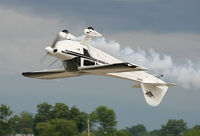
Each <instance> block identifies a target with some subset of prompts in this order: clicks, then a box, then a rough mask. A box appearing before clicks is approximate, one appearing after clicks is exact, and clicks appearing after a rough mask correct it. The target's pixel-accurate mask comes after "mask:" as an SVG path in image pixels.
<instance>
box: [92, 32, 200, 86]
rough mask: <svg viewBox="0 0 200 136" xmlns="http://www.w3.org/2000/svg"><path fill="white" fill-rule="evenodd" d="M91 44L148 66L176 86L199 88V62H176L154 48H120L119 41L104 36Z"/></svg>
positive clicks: (124, 58)
mask: <svg viewBox="0 0 200 136" xmlns="http://www.w3.org/2000/svg"><path fill="white" fill-rule="evenodd" d="M172 35H173V34H172ZM91 44H92V45H93V46H95V47H97V48H100V49H102V50H104V51H106V52H108V53H110V54H112V55H114V56H116V57H118V58H120V59H123V60H125V61H128V62H131V63H135V64H140V65H142V66H145V67H148V68H150V71H151V72H152V73H154V74H161V73H162V74H164V75H165V76H166V78H167V79H168V80H170V82H172V81H174V82H175V83H177V84H178V86H182V87H184V88H187V89H188V88H191V87H192V88H194V89H199V88H200V85H199V84H198V83H199V82H200V78H199V77H200V63H198V64H195V63H193V62H192V61H190V60H189V59H188V61H186V62H184V63H181V64H178V63H175V62H174V61H173V59H172V57H171V56H169V55H166V54H163V53H158V52H156V51H155V50H154V49H148V50H147V51H145V50H143V49H141V48H137V49H133V48H131V47H122V48H121V47H120V44H119V43H117V42H114V41H109V42H106V41H105V39H104V38H100V39H97V40H94V41H92V42H91ZM113 51H114V52H113Z"/></svg>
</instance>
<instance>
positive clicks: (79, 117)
mask: <svg viewBox="0 0 200 136" xmlns="http://www.w3.org/2000/svg"><path fill="white" fill-rule="evenodd" d="M70 112H71V118H70V119H71V120H74V121H75V122H76V125H77V127H78V131H79V132H83V131H84V130H85V129H86V128H87V120H88V115H87V113H85V112H80V110H79V109H78V108H77V107H75V106H73V107H72V108H71V110H70Z"/></svg>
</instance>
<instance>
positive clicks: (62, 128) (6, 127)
mask: <svg viewBox="0 0 200 136" xmlns="http://www.w3.org/2000/svg"><path fill="white" fill-rule="evenodd" d="M88 119H90V126H91V127H92V128H93V129H92V130H91V132H90V136H200V125H196V126H194V127H193V128H190V129H188V128H187V124H186V123H185V122H184V121H183V120H174V119H169V120H168V122H167V123H166V124H165V125H162V126H161V129H157V130H153V131H150V132H148V131H147V130H146V128H145V126H144V125H142V124H138V125H135V126H132V127H130V128H129V127H127V128H126V129H125V130H117V129H116V125H117V121H116V115H115V112H114V111H113V110H112V109H108V108H107V107H106V106H99V107H97V108H96V109H95V110H94V111H93V112H92V113H91V114H89V115H88V114H87V113H86V112H81V111H80V110H79V108H77V107H75V106H73V107H72V108H71V109H70V108H69V107H68V106H67V105H66V104H64V103H56V104H55V105H54V106H52V105H50V104H48V103H41V104H39V105H38V106H37V113H36V115H35V116H33V115H32V114H31V113H29V112H25V111H24V112H21V113H20V115H19V116H18V115H14V116H13V111H11V110H10V107H8V106H6V105H3V104H2V105H1V106H0V136H6V135H9V134H15V133H23V134H30V133H34V134H35V135H36V136H61V135H62V136H88V133H87V120H88Z"/></svg>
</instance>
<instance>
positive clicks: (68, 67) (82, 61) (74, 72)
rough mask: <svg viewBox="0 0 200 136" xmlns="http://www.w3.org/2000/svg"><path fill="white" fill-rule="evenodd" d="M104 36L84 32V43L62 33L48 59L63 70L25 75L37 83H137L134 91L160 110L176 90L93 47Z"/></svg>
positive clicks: (141, 69)
mask: <svg viewBox="0 0 200 136" xmlns="http://www.w3.org/2000/svg"><path fill="white" fill-rule="evenodd" d="M101 36H102V35H101V34H100V33H99V32H97V31H95V30H94V28H92V27H88V28H86V29H85V30H84V36H83V38H82V39H81V40H77V37H75V36H74V35H72V34H71V33H70V32H69V31H68V30H63V31H61V32H59V33H58V34H57V36H56V38H55V40H54V41H53V43H52V45H51V46H49V47H46V48H45V50H46V52H47V55H51V56H53V57H55V58H56V59H58V60H60V61H61V62H62V65H63V67H62V68H58V69H48V70H40V71H32V72H23V73H22V75H23V76H26V77H30V78H37V79H57V78H68V77H76V76H84V75H98V76H109V77H114V78H122V79H127V80H131V81H134V82H136V84H135V85H133V86H132V87H133V88H141V89H142V91H143V94H144V97H145V100H146V103H147V104H149V105H150V106H158V105H159V104H160V102H161V101H162V99H163V97H164V95H165V94H166V92H167V90H168V87H171V86H175V84H173V83H166V82H164V81H163V80H161V77H162V76H163V75H161V76H155V75H152V74H149V73H148V68H146V67H143V66H140V65H137V64H133V63H128V62H124V61H122V60H120V59H118V58H116V57H113V56H111V55H110V54H108V53H106V52H104V51H102V50H100V49H97V48H95V47H94V46H91V45H90V39H91V38H93V37H96V38H97V37H101Z"/></svg>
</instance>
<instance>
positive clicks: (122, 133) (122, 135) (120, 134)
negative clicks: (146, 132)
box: [116, 130, 132, 136]
mask: <svg viewBox="0 0 200 136" xmlns="http://www.w3.org/2000/svg"><path fill="white" fill-rule="evenodd" d="M131 135H132V134H131V133H130V132H128V131H127V130H119V131H117V133H116V136H131Z"/></svg>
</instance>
